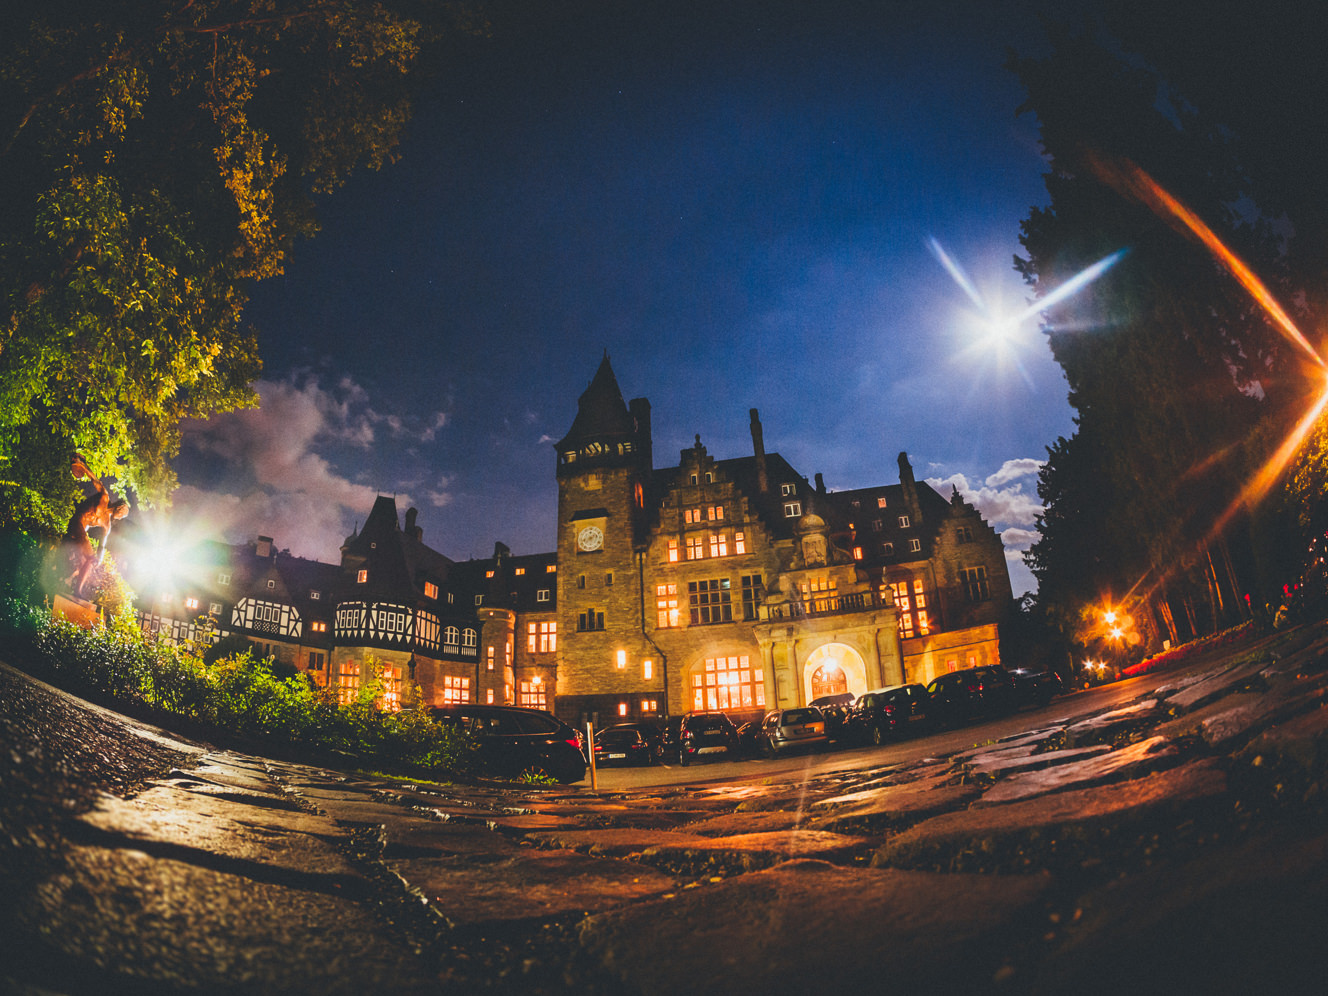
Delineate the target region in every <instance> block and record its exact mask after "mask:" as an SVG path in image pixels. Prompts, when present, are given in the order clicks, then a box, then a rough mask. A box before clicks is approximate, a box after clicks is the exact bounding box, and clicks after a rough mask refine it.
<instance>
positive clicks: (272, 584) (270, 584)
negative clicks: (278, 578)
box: [267, 578, 277, 591]
mask: <svg viewBox="0 0 1328 996" xmlns="http://www.w3.org/2000/svg"><path fill="white" fill-rule="evenodd" d="M276 586H277V582H275V581H273V580H272V579H271V578H268V581H267V587H268V590H269V591H271V590H272V589H273V588H275V587H276Z"/></svg>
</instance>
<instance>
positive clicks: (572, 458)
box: [563, 450, 576, 463]
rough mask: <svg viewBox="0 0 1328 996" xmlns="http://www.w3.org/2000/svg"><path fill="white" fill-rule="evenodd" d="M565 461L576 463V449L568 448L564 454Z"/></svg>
mask: <svg viewBox="0 0 1328 996" xmlns="http://www.w3.org/2000/svg"><path fill="white" fill-rule="evenodd" d="M563 462H564V463H576V450H568V451H567V452H566V453H564V454H563Z"/></svg>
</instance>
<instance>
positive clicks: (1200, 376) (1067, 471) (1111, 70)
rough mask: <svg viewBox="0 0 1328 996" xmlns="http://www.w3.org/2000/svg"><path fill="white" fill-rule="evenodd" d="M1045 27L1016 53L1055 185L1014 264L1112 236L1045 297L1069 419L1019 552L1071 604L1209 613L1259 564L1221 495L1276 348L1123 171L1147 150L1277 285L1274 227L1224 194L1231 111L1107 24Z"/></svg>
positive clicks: (1234, 187) (1047, 287)
mask: <svg viewBox="0 0 1328 996" xmlns="http://www.w3.org/2000/svg"><path fill="white" fill-rule="evenodd" d="M1051 34H1052V41H1053V47H1052V50H1051V51H1050V53H1049V54H1047V55H1045V56H1043V57H1039V58H1017V57H1015V58H1012V59H1011V68H1012V69H1013V70H1014V71H1015V72H1016V74H1017V75H1018V76H1019V78H1020V80H1021V82H1022V83H1023V85H1024V88H1025V91H1026V93H1027V102H1026V103H1025V104H1024V106H1023V108H1021V110H1023V111H1026V112H1033V113H1035V114H1036V115H1037V117H1038V119H1039V122H1040V125H1041V135H1042V145H1043V149H1044V151H1045V153H1046V156H1047V160H1048V163H1049V170H1048V173H1047V174H1046V178H1045V179H1046V186H1047V191H1048V194H1049V195H1050V206H1049V207H1047V208H1036V209H1034V210H1033V211H1032V212H1031V213H1030V215H1029V217H1028V218H1027V219H1026V220H1025V222H1024V223H1023V226H1022V236H1021V242H1022V244H1023V246H1024V249H1025V250H1026V254H1027V255H1026V257H1025V258H1023V259H1018V260H1016V267H1017V269H1019V271H1020V272H1021V273H1022V274H1023V275H1024V277H1025V279H1026V280H1027V282H1028V283H1029V285H1030V286H1031V287H1032V288H1033V289H1034V291H1035V293H1036V294H1037V296H1039V297H1046V296H1047V295H1049V294H1050V293H1052V291H1054V290H1055V289H1056V288H1057V287H1059V286H1061V285H1062V284H1063V283H1064V282H1065V281H1066V280H1068V279H1069V278H1071V277H1072V276H1074V275H1075V274H1077V273H1079V272H1080V271H1082V270H1083V269H1084V268H1085V267H1087V266H1089V265H1090V264H1092V263H1094V262H1096V261H1098V260H1100V259H1102V258H1103V257H1105V256H1107V255H1108V254H1111V253H1114V252H1117V251H1120V250H1125V251H1126V255H1125V256H1124V258H1123V259H1122V260H1121V261H1120V262H1118V263H1117V264H1116V265H1115V266H1114V267H1113V268H1112V269H1110V270H1109V271H1108V272H1107V273H1106V274H1105V275H1104V276H1102V277H1101V278H1100V279H1098V280H1097V281H1096V282H1095V283H1093V284H1092V285H1090V286H1089V287H1088V288H1086V289H1085V290H1083V291H1081V292H1079V293H1078V294H1076V295H1074V296H1072V297H1071V298H1069V299H1067V300H1066V301H1064V302H1062V303H1061V304H1058V305H1056V306H1054V307H1052V308H1051V309H1049V310H1048V312H1047V313H1046V316H1045V321H1046V331H1047V333H1048V335H1049V342H1050V345H1051V349H1052V352H1053V355H1054V356H1055V358H1056V360H1057V362H1058V363H1059V364H1060V365H1061V367H1062V368H1063V370H1064V371H1065V375H1066V379H1067V382H1068V384H1069V387H1070V395H1069V401H1070V404H1071V406H1072V407H1073V408H1074V409H1075V412H1076V419H1075V420H1076V424H1077V431H1076V432H1075V434H1074V436H1072V437H1071V438H1070V439H1061V440H1058V441H1057V443H1056V445H1055V446H1053V447H1052V448H1051V449H1050V451H1049V459H1048V461H1047V463H1046V465H1045V466H1044V468H1043V470H1042V473H1041V475H1040V478H1039V495H1040V496H1041V497H1042V499H1043V502H1044V506H1045V508H1046V512H1045V513H1044V515H1043V517H1042V519H1041V520H1040V522H1039V526H1040V529H1041V532H1042V539H1041V541H1040V542H1039V543H1038V544H1037V545H1036V546H1035V547H1034V549H1033V551H1032V553H1031V555H1030V557H1029V563H1030V566H1031V567H1032V569H1033V571H1034V573H1035V575H1036V576H1037V577H1038V580H1039V587H1040V590H1041V591H1042V592H1043V593H1044V597H1045V598H1046V599H1047V600H1049V601H1056V602H1059V603H1060V604H1061V607H1062V609H1063V610H1064V611H1065V612H1066V613H1067V614H1072V613H1073V611H1074V610H1075V608H1076V607H1077V606H1078V605H1083V604H1086V603H1089V602H1092V601H1095V600H1100V599H1102V598H1104V597H1108V596H1109V595H1110V594H1111V593H1112V592H1114V593H1116V594H1117V596H1120V595H1123V594H1124V593H1125V592H1133V593H1134V597H1136V598H1137V599H1139V600H1141V602H1145V603H1148V604H1151V605H1153V606H1154V607H1157V608H1158V610H1159V613H1160V617H1162V618H1168V616H1167V613H1166V612H1165V611H1163V610H1162V609H1161V608H1160V607H1161V604H1162V603H1163V602H1166V601H1168V600H1169V599H1170V598H1172V597H1175V598H1176V599H1178V601H1179V603H1181V604H1184V605H1185V607H1186V609H1187V610H1188V611H1187V612H1186V613H1185V614H1184V615H1185V616H1186V617H1188V618H1190V619H1192V620H1193V625H1194V626H1195V627H1196V628H1197V629H1198V630H1199V631H1208V630H1211V629H1215V628H1221V627H1222V626H1224V625H1227V624H1230V623H1232V622H1234V621H1236V620H1237V619H1238V618H1239V616H1240V609H1241V608H1242V607H1243V601H1242V599H1241V597H1240V595H1241V593H1243V592H1246V591H1250V590H1251V588H1252V587H1253V586H1254V585H1255V583H1256V578H1255V567H1256V566H1257V564H1258V560H1257V557H1256V556H1255V553H1254V551H1252V550H1251V548H1250V544H1249V531H1250V529H1251V528H1252V524H1251V523H1250V521H1249V520H1248V518H1247V517H1245V516H1236V517H1235V518H1226V512H1227V510H1228V509H1229V508H1232V507H1234V506H1235V504H1236V503H1237V501H1238V500H1239V497H1240V495H1241V493H1242V489H1243V485H1244V483H1245V481H1246V480H1247V479H1248V478H1249V477H1250V476H1251V474H1252V472H1253V470H1254V469H1255V468H1257V467H1258V466H1259V465H1260V463H1261V462H1262V461H1263V459H1264V457H1265V456H1266V455H1267V452H1268V450H1269V441H1270V434H1269V433H1268V432H1267V431H1265V429H1264V428H1263V426H1264V424H1265V422H1266V421H1267V419H1268V416H1269V415H1270V413H1276V412H1278V411H1279V410H1280V409H1279V407H1278V406H1279V405H1280V404H1281V403H1282V399H1283V397H1284V394H1285V392H1284V388H1283V380H1284V378H1283V374H1284V372H1285V371H1286V366H1287V365H1286V358H1285V352H1286V351H1285V349H1284V348H1283V347H1282V344H1281V341H1280V340H1279V337H1278V336H1277V334H1276V332H1275V330H1274V328H1273V325H1272V323H1271V322H1270V321H1269V320H1268V318H1267V317H1266V316H1265V315H1264V314H1263V312H1262V311H1261V310H1260V309H1259V308H1258V307H1257V306H1256V305H1255V304H1254V303H1253V301H1252V299H1251V297H1250V295H1249V294H1248V292H1247V291H1246V290H1245V289H1244V288H1242V287H1241V286H1239V285H1238V284H1237V282H1236V281H1235V280H1234V279H1233V278H1232V277H1231V275H1230V274H1229V273H1228V272H1227V271H1226V270H1225V269H1224V268H1223V267H1222V266H1220V265H1219V264H1218V262H1217V261H1216V260H1215V259H1214V258H1213V257H1212V255H1211V253H1210V252H1209V250H1208V249H1207V248H1206V247H1204V246H1203V245H1201V244H1200V243H1199V242H1198V241H1197V240H1195V239H1193V238H1191V237H1189V236H1188V235H1187V234H1185V232H1184V231H1183V230H1182V229H1181V228H1180V226H1179V225H1178V224H1176V223H1175V221H1174V219H1169V218H1164V217H1160V216H1158V215H1157V214H1156V213H1154V211H1153V210H1152V208H1151V207H1150V206H1148V205H1147V204H1146V203H1144V201H1142V200H1140V199H1138V198H1137V197H1135V196H1134V195H1133V193H1132V189H1131V188H1130V186H1129V185H1128V184H1126V183H1124V182H1123V181H1122V177H1123V176H1124V175H1126V173H1127V171H1128V170H1129V169H1130V166H1131V164H1137V165H1138V166H1140V167H1142V168H1143V169H1144V170H1146V171H1147V172H1148V173H1149V174H1150V175H1151V176H1152V177H1154V178H1155V179H1156V180H1157V181H1158V182H1159V183H1160V184H1161V185H1162V187H1164V188H1165V189H1166V190H1167V191H1168V192H1170V193H1171V194H1172V195H1174V196H1176V197H1178V198H1179V199H1180V200H1181V201H1182V202H1184V203H1185V204H1186V206H1187V207H1189V208H1190V209H1192V210H1193V211H1195V212H1196V213H1197V214H1198V215H1199V216H1201V217H1202V218H1203V219H1204V221H1205V222H1206V223H1207V224H1208V225H1209V227H1211V228H1212V229H1213V230H1215V231H1216V232H1217V233H1218V234H1219V236H1220V237H1221V239H1222V240H1223V241H1224V242H1225V243H1226V244H1227V245H1228V246H1230V247H1232V248H1233V249H1234V250H1235V251H1236V252H1237V253H1238V254H1239V255H1240V256H1242V257H1243V258H1244V259H1245V260H1246V261H1247V262H1249V263H1251V264H1253V265H1254V267H1255V269H1256V270H1257V271H1258V272H1259V273H1260V274H1261V275H1262V276H1263V277H1264V280H1265V282H1266V283H1269V284H1272V285H1273V286H1274V287H1275V288H1276V289H1277V290H1278V291H1279V296H1280V297H1281V298H1282V299H1283V300H1291V299H1292V295H1289V294H1287V293H1286V291H1287V290H1288V287H1287V285H1286V284H1285V283H1282V282H1280V281H1279V278H1280V277H1281V276H1282V274H1283V273H1284V268H1283V266H1282V265H1281V264H1282V260H1281V258H1280V257H1279V255H1278V252H1277V250H1278V242H1277V240H1276V239H1275V238H1274V236H1273V231H1272V228H1271V227H1270V225H1269V224H1268V223H1267V222H1266V221H1264V220H1263V219H1261V218H1258V217H1255V218H1254V220H1251V218H1250V216H1249V215H1248V214H1247V213H1242V212H1241V211H1238V210H1237V207H1236V205H1237V201H1238V200H1239V198H1241V197H1242V195H1245V194H1247V193H1248V192H1249V188H1248V183H1247V181H1248V178H1247V176H1246V174H1245V172H1244V170H1243V165H1242V163H1241V162H1240V160H1239V156H1238V154H1237V150H1236V148H1235V146H1234V145H1233V142H1232V140H1231V137H1230V132H1229V130H1225V129H1223V128H1221V127H1217V126H1215V122H1214V121H1213V120H1212V119H1204V118H1201V117H1199V116H1198V115H1197V113H1196V111H1195V109H1194V108H1193V106H1191V105H1189V104H1188V103H1187V102H1186V101H1185V100H1184V96H1183V94H1182V95H1178V94H1177V93H1176V92H1175V91H1174V90H1173V89H1171V88H1168V87H1167V86H1166V85H1165V84H1164V83H1163V81H1162V80H1161V79H1160V78H1159V77H1158V76H1157V75H1156V74H1155V73H1154V72H1152V71H1150V70H1149V69H1148V68H1147V67H1146V66H1144V65H1143V64H1141V63H1140V62H1139V60H1137V59H1134V58H1132V57H1131V56H1130V54H1129V53H1124V54H1123V53H1122V52H1121V47H1120V45H1119V40H1103V39H1100V38H1097V37H1094V36H1092V35H1091V34H1089V33H1087V32H1084V33H1080V34H1072V33H1071V32H1069V31H1064V30H1060V29H1055V28H1053V29H1052V32H1051ZM1219 522H1225V523H1226V528H1225V530H1224V531H1223V532H1222V533H1221V534H1220V535H1219V534H1217V533H1215V532H1214V529H1215V527H1216V526H1217V524H1218V523H1219ZM1144 614H1147V613H1146V612H1145V613H1144ZM1177 614H1178V615H1179V614H1181V613H1180V610H1179V609H1178V610H1177Z"/></svg>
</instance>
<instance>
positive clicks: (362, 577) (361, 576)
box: [355, 570, 369, 584]
mask: <svg viewBox="0 0 1328 996" xmlns="http://www.w3.org/2000/svg"><path fill="white" fill-rule="evenodd" d="M368 580H369V572H368V571H365V570H361V571H358V572H357V573H356V575H355V583H356V584H364V582H366V581H368Z"/></svg>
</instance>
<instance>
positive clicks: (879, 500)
mask: <svg viewBox="0 0 1328 996" xmlns="http://www.w3.org/2000/svg"><path fill="white" fill-rule="evenodd" d="M876 507H877V508H885V495H881V497H879V498H877V499H876Z"/></svg>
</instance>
